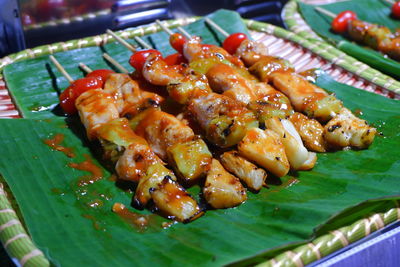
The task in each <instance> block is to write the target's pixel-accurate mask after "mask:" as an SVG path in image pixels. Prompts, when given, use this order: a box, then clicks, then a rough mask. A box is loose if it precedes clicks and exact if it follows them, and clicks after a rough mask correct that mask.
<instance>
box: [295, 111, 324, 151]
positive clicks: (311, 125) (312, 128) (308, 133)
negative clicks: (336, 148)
mask: <svg viewBox="0 0 400 267" xmlns="http://www.w3.org/2000/svg"><path fill="white" fill-rule="evenodd" d="M289 120H290V121H291V122H292V123H293V125H294V127H295V128H296V129H297V132H298V133H299V134H300V137H301V139H302V140H303V142H304V145H305V146H306V148H307V149H309V150H311V151H315V152H325V151H326V148H327V145H326V142H325V140H324V136H323V134H324V127H322V125H321V124H320V123H319V122H318V121H317V120H314V119H310V118H308V117H307V116H306V115H304V114H301V113H298V112H295V113H294V114H292V115H291V116H290V117H289Z"/></svg>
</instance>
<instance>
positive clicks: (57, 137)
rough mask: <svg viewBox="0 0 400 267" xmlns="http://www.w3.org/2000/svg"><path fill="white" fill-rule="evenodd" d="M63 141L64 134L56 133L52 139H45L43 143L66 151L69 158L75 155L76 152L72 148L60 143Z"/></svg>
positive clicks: (63, 151)
mask: <svg viewBox="0 0 400 267" xmlns="http://www.w3.org/2000/svg"><path fill="white" fill-rule="evenodd" d="M63 141H64V135H63V134H56V135H55V136H54V137H53V138H51V139H45V140H43V143H45V144H46V145H48V146H49V147H51V148H52V149H53V150H57V151H60V152H62V153H64V154H65V155H66V156H67V157H69V158H73V157H75V154H74V152H72V148H68V147H64V146H61V145H60V144H61V143H62V142H63Z"/></svg>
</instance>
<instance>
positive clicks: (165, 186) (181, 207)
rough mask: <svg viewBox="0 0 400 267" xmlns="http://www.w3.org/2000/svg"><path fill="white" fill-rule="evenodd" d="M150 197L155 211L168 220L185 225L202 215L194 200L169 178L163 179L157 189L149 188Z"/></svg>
mask: <svg viewBox="0 0 400 267" xmlns="http://www.w3.org/2000/svg"><path fill="white" fill-rule="evenodd" d="M150 195H151V197H152V199H153V202H154V204H155V206H156V207H157V209H158V210H159V211H161V213H164V214H165V215H167V216H168V217H169V218H170V219H174V220H177V221H180V222H184V223H187V222H190V221H192V220H195V219H197V218H198V217H200V216H202V215H203V214H204V212H203V210H202V209H201V208H200V207H199V205H198V204H197V202H196V200H194V199H193V197H192V196H191V195H190V194H188V193H187V192H186V190H185V189H184V188H183V187H182V186H180V185H179V184H178V183H177V182H175V181H174V180H172V179H171V178H170V177H165V178H164V179H163V180H162V181H161V183H160V184H159V185H158V186H157V187H155V188H150Z"/></svg>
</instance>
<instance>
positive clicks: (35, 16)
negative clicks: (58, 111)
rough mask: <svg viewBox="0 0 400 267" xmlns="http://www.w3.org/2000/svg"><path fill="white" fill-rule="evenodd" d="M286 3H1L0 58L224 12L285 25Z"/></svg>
mask: <svg viewBox="0 0 400 267" xmlns="http://www.w3.org/2000/svg"><path fill="white" fill-rule="evenodd" d="M286 2H287V0H270V1H268V0H267V1H266V0H219V1H218V0H201V1H199V0H120V1H112V0H84V1H83V0H19V1H18V0H0V58H1V57H3V56H5V55H8V54H10V53H15V52H18V51H20V50H23V49H25V48H31V47H35V46H38V45H42V44H49V43H54V42H60V41H66V40H71V39H76V38H81V37H85V36H91V35H96V34H101V33H104V32H105V30H106V29H112V30H119V29H124V28H128V27H134V26H138V25H142V24H146V23H150V22H153V21H154V20H155V19H160V20H164V19H173V18H181V17H187V16H201V15H205V14H208V13H210V12H213V11H214V10H217V9H220V8H225V9H230V10H235V11H237V12H239V13H240V14H241V16H242V17H244V18H249V19H254V20H258V21H263V22H268V23H271V24H275V25H279V26H283V25H282V19H281V16H280V13H281V10H282V7H283V5H284V4H285V3H286Z"/></svg>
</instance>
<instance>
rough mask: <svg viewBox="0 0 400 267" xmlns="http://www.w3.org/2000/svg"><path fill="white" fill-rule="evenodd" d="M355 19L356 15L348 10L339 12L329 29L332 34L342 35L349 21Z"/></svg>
mask: <svg viewBox="0 0 400 267" xmlns="http://www.w3.org/2000/svg"><path fill="white" fill-rule="evenodd" d="M355 19H357V15H356V13H354V12H353V11H350V10H346V11H343V12H340V13H339V14H338V15H337V16H336V18H335V19H334V20H333V21H332V24H331V27H332V30H333V31H334V32H337V33H344V32H346V31H347V25H348V24H349V21H351V20H355Z"/></svg>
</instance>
